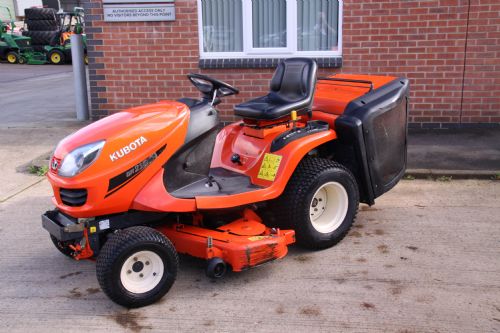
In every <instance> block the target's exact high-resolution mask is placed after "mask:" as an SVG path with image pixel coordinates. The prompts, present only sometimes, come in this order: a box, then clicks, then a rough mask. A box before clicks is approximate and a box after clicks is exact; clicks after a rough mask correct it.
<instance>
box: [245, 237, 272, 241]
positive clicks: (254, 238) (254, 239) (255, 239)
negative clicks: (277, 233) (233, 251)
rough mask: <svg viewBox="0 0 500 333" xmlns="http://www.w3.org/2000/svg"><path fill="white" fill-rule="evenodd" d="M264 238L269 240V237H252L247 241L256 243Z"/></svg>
mask: <svg viewBox="0 0 500 333" xmlns="http://www.w3.org/2000/svg"><path fill="white" fill-rule="evenodd" d="M266 238H269V236H252V237H248V240H249V241H251V242H256V241H260V240H263V239H266Z"/></svg>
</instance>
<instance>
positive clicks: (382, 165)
mask: <svg viewBox="0 0 500 333" xmlns="http://www.w3.org/2000/svg"><path fill="white" fill-rule="evenodd" d="M408 98H409V82H408V80H407V79H405V78H398V79H396V80H394V81H391V82H389V83H388V84H386V85H384V86H382V87H380V88H378V89H375V90H372V91H370V92H369V93H367V94H365V95H363V96H361V97H359V98H357V99H355V100H353V101H351V102H350V103H349V104H348V105H347V107H346V110H345V111H344V113H343V114H342V115H341V116H340V117H339V118H337V120H336V121H335V129H336V131H337V135H338V138H339V141H340V143H341V144H344V145H346V146H349V147H352V150H353V153H354V157H355V159H356V162H357V163H356V165H357V175H356V176H357V178H358V181H359V183H360V184H359V186H360V192H361V193H362V196H361V199H362V202H364V203H367V204H369V205H372V204H374V203H375V198H377V197H379V196H381V195H382V194H384V193H385V192H387V191H389V190H390V189H391V188H393V187H394V186H395V185H396V184H397V183H398V181H399V180H400V179H401V178H402V177H403V175H404V173H405V170H406V158H407V152H406V148H407V137H408Z"/></svg>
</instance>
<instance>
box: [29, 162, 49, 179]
mask: <svg viewBox="0 0 500 333" xmlns="http://www.w3.org/2000/svg"><path fill="white" fill-rule="evenodd" d="M48 171H49V167H48V166H46V165H43V166H38V165H30V166H29V167H28V172H29V173H30V174H32V175H37V176H40V177H42V176H45V175H46V174H47V172H48Z"/></svg>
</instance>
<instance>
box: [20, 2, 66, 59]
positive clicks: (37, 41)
mask: <svg viewBox="0 0 500 333" xmlns="http://www.w3.org/2000/svg"><path fill="white" fill-rule="evenodd" d="M24 16H25V19H24V23H25V30H24V31H23V36H27V37H30V38H31V45H32V46H33V49H34V51H37V52H46V49H45V47H46V46H57V45H59V43H60V38H61V31H60V30H61V28H60V22H59V19H58V17H57V15H56V10H55V9H53V8H26V9H25V10H24ZM52 53H54V54H52ZM47 59H48V60H49V61H50V62H51V63H53V64H63V63H64V54H63V53H62V52H61V51H59V50H52V51H50V52H49V54H47Z"/></svg>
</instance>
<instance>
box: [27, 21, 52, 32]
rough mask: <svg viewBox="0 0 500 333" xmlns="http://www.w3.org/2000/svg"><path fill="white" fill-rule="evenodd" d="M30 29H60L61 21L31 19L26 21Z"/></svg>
mask: <svg viewBox="0 0 500 333" xmlns="http://www.w3.org/2000/svg"><path fill="white" fill-rule="evenodd" d="M25 23H26V25H27V26H28V30H29V31H56V30H57V31H58V30H59V22H57V21H54V20H29V21H25Z"/></svg>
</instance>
